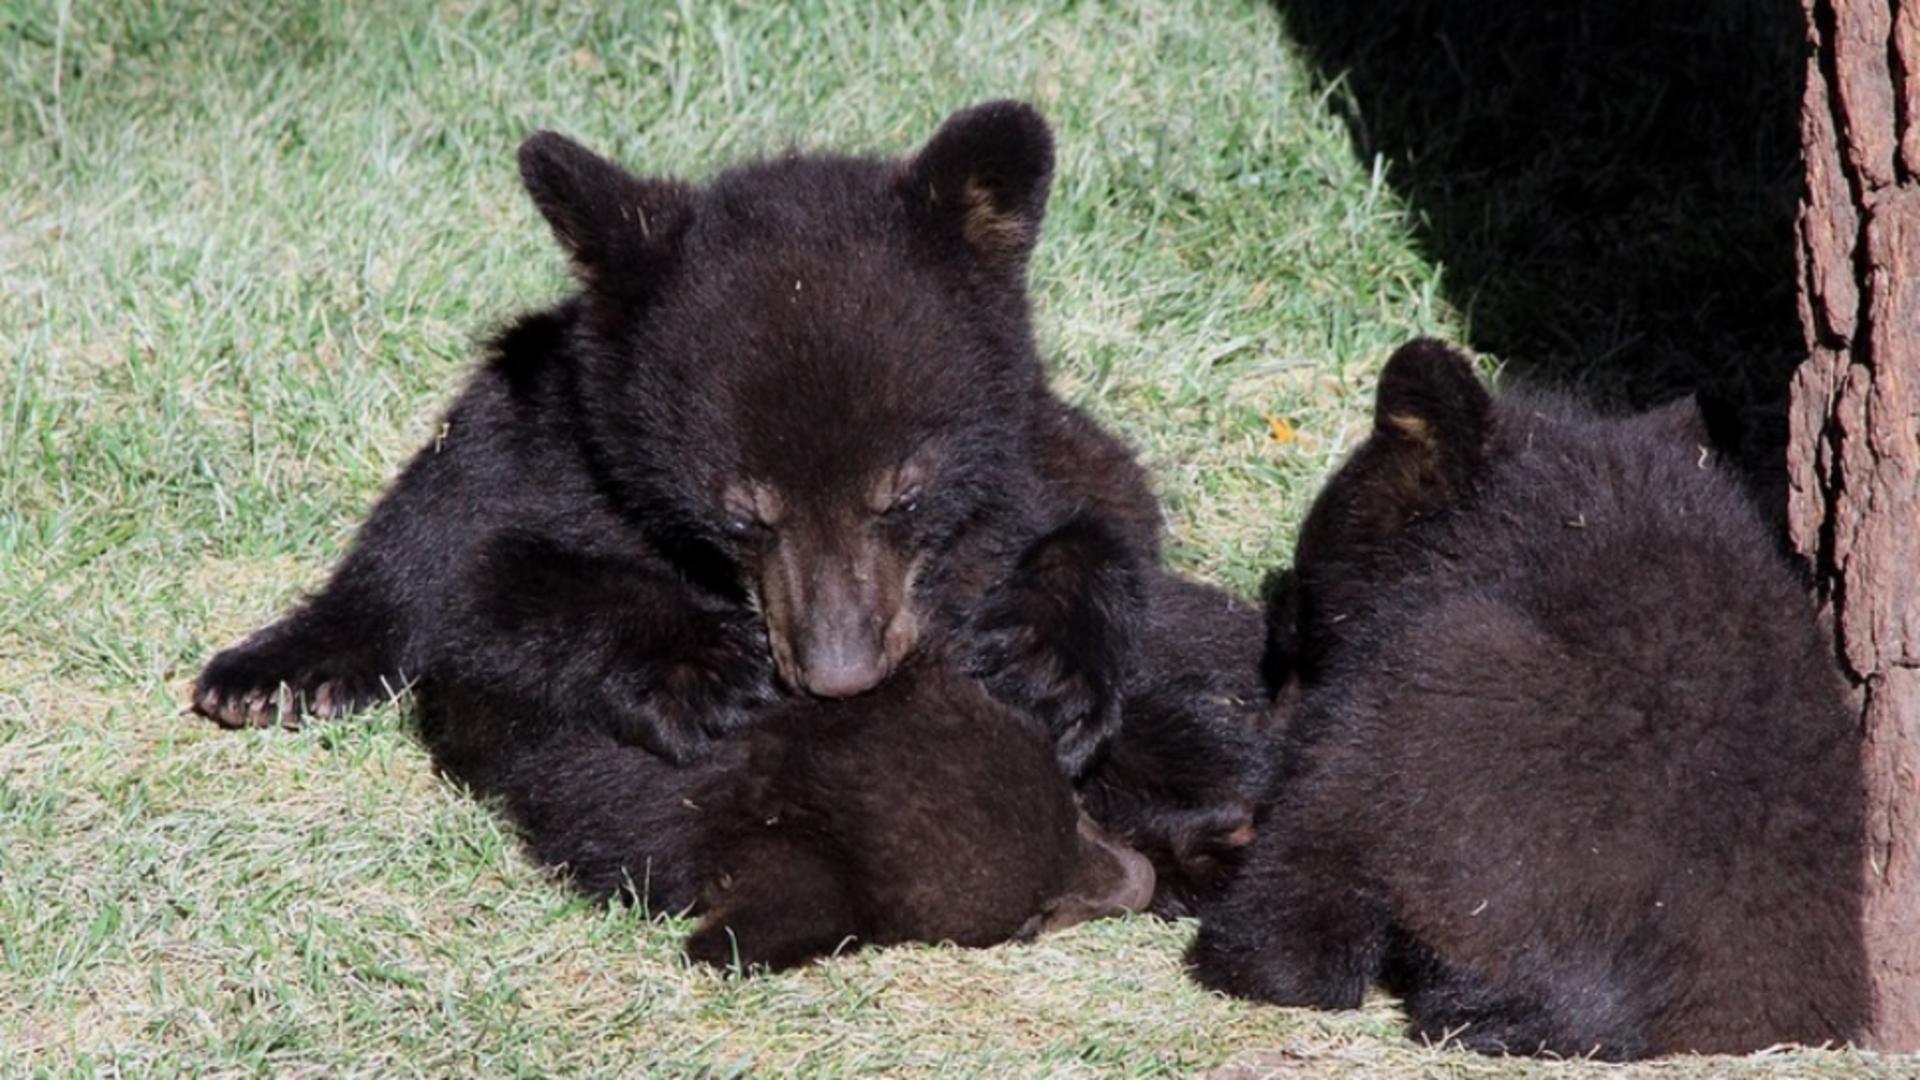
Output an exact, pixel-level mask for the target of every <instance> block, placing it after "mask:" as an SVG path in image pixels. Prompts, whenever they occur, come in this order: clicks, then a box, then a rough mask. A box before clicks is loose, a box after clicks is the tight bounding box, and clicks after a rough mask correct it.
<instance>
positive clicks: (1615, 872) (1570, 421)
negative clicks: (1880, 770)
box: [1189, 340, 1869, 1059]
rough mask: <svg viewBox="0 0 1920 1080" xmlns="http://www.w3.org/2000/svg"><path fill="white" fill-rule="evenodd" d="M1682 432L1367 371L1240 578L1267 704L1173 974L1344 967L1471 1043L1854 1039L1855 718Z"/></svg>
mask: <svg viewBox="0 0 1920 1080" xmlns="http://www.w3.org/2000/svg"><path fill="white" fill-rule="evenodd" d="M1704 443H1705V437H1704V433H1703V431H1702V426H1701V424H1700V422H1699V418H1698V415H1697V412H1696V410H1695V409H1694V408H1693V406H1692V405H1691V403H1681V404H1678V405H1673V406H1668V407H1666V408H1663V409H1657V410H1654V411H1653V412H1650V413H1646V414H1643V415H1639V416H1633V417H1628V418H1625V419H1605V418H1601V417H1597V416H1595V415H1592V414H1591V413H1589V412H1586V411H1584V410H1582V409H1580V408H1579V407H1577V406H1575V405H1572V404H1570V403H1568V402H1566V401H1564V400H1560V399H1558V398H1552V397H1544V396H1541V397H1535V396H1528V395H1520V394H1508V395H1505V396H1503V397H1501V398H1499V399H1494V398H1491V397H1490V396H1489V395H1488V393H1487V392H1486V390H1484V389H1483V388H1482V387H1481V385H1480V383H1479V382H1478V380H1477V379H1476V378H1475V376H1474V374H1473V371H1472V369H1471V368H1470V366H1469V365H1468V364H1467V362H1466V361H1465V360H1464V359H1462V358H1461V357H1460V356H1459V355H1458V354H1456V353H1454V352H1452V351H1451V350H1449V349H1447V348H1446V347H1445V346H1443V345H1441V344H1439V343H1437V342H1433V341H1426V340H1422V341H1415V342H1413V343H1411V344H1409V345H1406V346H1404V347H1403V348H1402V349H1400V350H1399V352H1397V353H1396V354H1395V355H1394V356H1393V358H1392V359H1391V360H1390V361H1389V363H1388V364H1387V367H1386V370H1385V372H1384V373H1383V375H1382V376H1381V379H1380V385H1379V391H1378V399H1377V404H1376V411H1375V415H1374V427H1373V432H1372V434H1371V436H1370V437H1369V438H1368V439H1367V441H1366V442H1365V443H1364V444H1363V445H1362V446H1361V447H1360V448H1359V449H1358V450H1357V451H1356V452H1355V454H1354V455H1353V457H1352V458H1351V459H1350V460H1349V461H1348V463H1347V464H1346V465H1345V466H1344V467H1342V469H1341V470H1340V471H1339V472H1338V473H1337V474H1336V475H1335V476H1334V478H1333V479H1332V481H1331V482H1330V483H1329V484H1328V485H1327V487H1326V489H1325V491H1324V492H1322V493H1321V495H1320V496H1319V498H1318V499H1317V500H1316V502H1315V504H1314V507H1313V510H1312V512H1311V514H1310V515H1309V518H1308V521H1307V523H1306V524H1305V526H1304V527H1303V529H1302V533H1301V537H1300V541H1299V545H1298V550H1297V553H1296V565H1295V566H1294V568H1293V575H1292V577H1291V579H1290V580H1288V581H1286V582H1285V583H1284V584H1283V587H1282V588H1281V589H1279V590H1278V591H1277V594H1276V595H1275V596H1273V597H1272V603H1273V608H1272V618H1273V619H1274V620H1275V625H1274V626H1273V627H1272V628H1271V630H1272V640H1273V641H1274V642H1275V643H1276V645H1277V646H1278V648H1279V649H1280V651H1282V652H1283V653H1285V654H1286V657H1285V659H1286V660H1287V662H1288V664H1289V666H1290V667H1291V670H1292V673H1293V675H1294V677H1295V678H1297V679H1298V686H1297V692H1298V693H1299V695H1300V696H1299V698H1298V705H1297V709H1296V711H1295V714H1294V719H1293V722H1292V725H1291V726H1290V727H1289V729H1288V731H1287V733H1286V736H1285V739H1284V742H1283V745H1282V746H1281V748H1280V751H1279V753H1280V761H1279V766H1278V769H1277V773H1276V778H1275V781H1274V783H1275V787H1274V789H1273V791H1272V794H1271V796H1270V803H1269V805H1267V806H1265V807H1264V808H1263V817H1262V825H1261V830H1260V833H1259V836H1258V838H1257V839H1256V840H1255V842H1254V846H1253V849H1252V852H1251V854H1250V855H1249V861H1248V865H1247V868H1246V870H1245V872H1244V873H1243V874H1242V876H1241V877H1240V878H1239V879H1238V880H1237V881H1236V883H1235V884H1234V886H1233V887H1232V889H1231V891H1230V894H1229V896H1228V897H1227V899H1226V900H1225V901H1224V902H1223V903H1222V904H1221V905H1220V906H1219V907H1218V908H1217V909H1216V910H1214V911H1212V912H1211V913H1209V914H1208V915H1207V916H1206V917H1205V918H1204V920H1203V923H1202V928H1201V932H1200V935H1199V937H1198V939H1197V940H1196V941H1195V943H1194V946H1193V949H1192V951H1191V953H1190V956H1189V962H1190V964H1191V967H1192V970H1193V972H1194V974H1195V976H1196V977H1197V978H1198V979H1199V980H1200V981H1201V982H1203V983H1205V984H1206V985H1208V986H1211V987H1215V988H1217V989H1220V990H1224V991H1227V992H1229V993H1233V994H1237V995H1240V996H1243V997H1250V998H1256V999H1259V1000H1262V1001H1269V1002H1274V1003H1279V1004H1289V1005H1311V1006H1317V1007H1321V1008H1352V1007H1355V1006H1357V1005H1359V1004H1360V1002H1361V999H1362V996H1363V995H1364V994H1365V992H1366V990H1367V988H1368V986H1369V984H1371V983H1374V982H1376V981H1378V982H1380V983H1382V984H1384V985H1385V986H1386V987H1387V988H1388V989H1390V990H1393V991H1395V992H1397V993H1399V994H1400V995H1401V996H1402V997H1403V998H1404V1002H1405V1006H1406V1010H1407V1013H1408V1015H1409V1017H1410V1019H1411V1021H1412V1028H1413V1031H1414V1032H1415V1033H1416V1034H1417V1035H1418V1036H1420V1037H1422V1038H1427V1039H1432V1040H1434V1041H1440V1040H1443V1039H1452V1040H1456V1041H1458V1042H1459V1043H1460V1044H1462V1045H1464V1046H1467V1047H1471V1048H1473V1049H1476V1050H1480V1051H1483V1052H1489V1053H1501V1052H1505V1053H1523V1054H1532V1053H1551V1054H1560V1055H1587V1054H1591V1055H1594V1056H1597V1057H1601V1058H1608V1059H1625V1058H1637V1057H1643V1056H1650V1055H1657V1054H1668V1053H1678V1052H1685V1051H1698V1052H1732V1053H1738V1052H1743V1051H1751V1050H1757V1049H1760V1048H1763V1047H1766V1046H1769V1045H1772V1044H1774V1043H1779V1042H1799V1043H1808V1044H1820V1043H1827V1042H1840V1041H1847V1040H1851V1039H1855V1038H1856V1037H1858V1036H1860V1035H1861V1034H1862V1032H1863V1028H1864V1026H1865V1025H1866V1023H1867V1021H1868V1019H1869V991H1868V987H1867V980H1866V975H1865V967H1864V959H1863V951H1862V945H1861V941H1860V928H1859V921H1860V911H1861V903H1862V888H1863V884H1862V876H1861V874H1862V871H1861V858H1862V852H1863V840H1862V812H1863V811H1862V780H1861V776H1860V735H1859V732H1858V729H1857V726H1856V724H1855V722H1854V720H1853V718H1852V717H1851V716H1850V713H1849V710H1848V709H1847V708H1845V704H1844V700H1843V697H1842V690H1841V686H1840V682H1839V678H1838V674H1837V672H1836V670H1835V668H1834V660H1833V653H1832V648H1831V645H1830V643H1829V642H1828V641H1827V640H1826V639H1825V638H1824V636H1823V635H1822V633H1821V632H1820V631H1819V630H1818V628H1817V626H1816V623H1815V620H1814V615H1813V610H1812V606H1811V604H1810V602H1809V601H1808V599H1807V598H1806V597H1805V596H1804V595H1803V593H1802V591H1801V589H1800V588H1799V586H1798V585H1797V584H1796V582H1795V579H1794V576H1793V575H1792V573H1790V572H1789V570H1788V568H1787V567H1786V566H1785V565H1783V564H1782V561H1781V559H1780V558H1779V557H1778V555H1777V554H1776V553H1775V550H1774V548H1773V547H1772V545H1771V543H1770V541H1769V537H1768V535H1767V533H1766V530H1765V529H1764V527H1763V526H1762V524H1761V523H1760V521H1759V519H1758V517H1757V516H1756V514H1755V513H1754V512H1752V510H1751V509H1750V508H1749V507H1748V506H1747V504H1746V503H1745V501H1744V499H1743V496H1742V493H1741V492H1740V490H1739V489H1738V487H1737V485H1736V483H1735V481H1733V480H1732V479H1731V478H1729V477H1728V476H1727V475H1726V474H1724V473H1723V472H1722V471H1721V470H1720V469H1719V468H1717V467H1716V466H1715V465H1714V464H1713V463H1712V462H1711V461H1710V459H1709V456H1708V453H1707V451H1706V449H1705V448H1704Z"/></svg>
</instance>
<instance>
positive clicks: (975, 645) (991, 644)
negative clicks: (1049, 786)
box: [966, 607, 1120, 778]
mask: <svg viewBox="0 0 1920 1080" xmlns="http://www.w3.org/2000/svg"><path fill="white" fill-rule="evenodd" d="M1022 615H1023V613H1022V612H1021V611H1020V610H1018V608H1017V607H1014V608H1012V609H1010V610H1002V611H999V612H992V613H989V614H988V615H987V616H986V617H984V618H982V619H981V620H980V621H979V622H978V623H976V625H975V628H974V632H973V635H972V637H973V641H972V648H971V649H970V650H969V655H968V657H967V661H966V667H967V670H968V672H969V673H970V674H972V675H973V676H974V677H976V678H978V679H979V680H980V681H981V683H982V684H983V685H984V686H985V687H986V688H987V691H988V692H989V693H991V694H992V695H993V696H994V697H996V698H998V699H999V700H1000V701H1002V702H1004V703H1006V704H1007V705H1010V706H1012V707H1013V708H1014V709H1015V710H1017V711H1019V712H1022V713H1024V714H1025V715H1027V716H1030V717H1032V718H1034V719H1035V720H1037V721H1039V722H1040V723H1041V724H1043V725H1044V726H1045V728H1046V731H1047V733H1048V734H1049V735H1050V736H1051V737H1052V738H1053V740H1054V755H1055V758H1056V759H1057V760H1058V761H1059V763H1060V766H1061V768H1062V769H1063V770H1064V771H1065V772H1066V774H1067V775H1068V776H1069V777H1070V778H1078V777H1079V776H1081V775H1082V774H1084V773H1085V772H1086V770H1087V769H1088V768H1089V767H1091V765H1092V764H1093V761H1094V759H1095V758H1096V757H1097V756H1098V754H1099V752H1100V750H1101V749H1102V748H1103V747H1104V746H1105V744H1106V742H1107V740H1108V739H1109V738H1111V737H1112V735H1113V733H1114V732H1115V731H1117V730H1118V729H1119V726H1120V696H1119V694H1118V693H1117V692H1116V689H1117V679H1116V675H1115V673H1114V672H1113V671H1112V667H1113V663H1112V660H1111V659H1110V656H1109V655H1108V654H1109V653H1110V651H1111V650H1109V649H1108V648H1105V647H1103V644H1104V643H1100V642H1097V641H1088V640H1086V639H1081V640H1079V641H1075V640H1072V639H1069V638H1062V637H1060V636H1058V635H1054V634H1049V633H1047V632H1046V630H1045V629H1044V628H1043V626H1039V625H1034V624H1033V623H1031V622H1029V621H1026V620H1025V619H1023V618H1022Z"/></svg>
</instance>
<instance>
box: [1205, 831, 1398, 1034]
mask: <svg viewBox="0 0 1920 1080" xmlns="http://www.w3.org/2000/svg"><path fill="white" fill-rule="evenodd" d="M1276 828H1278V829H1280V831H1279V832H1278V833H1276V832H1271V831H1263V832H1262V834H1261V836H1262V839H1263V840H1264V839H1265V838H1266V837H1269V836H1284V835H1285V833H1286V830H1284V828H1283V827H1277V826H1276ZM1256 843H1258V841H1257V842H1256ZM1289 854H1291V855H1292V856H1293V857H1291V858H1282V859H1278V860H1275V859H1273V858H1271V856H1270V853H1267V852H1259V851H1256V854H1255V862H1254V864H1253V865H1251V866H1249V867H1248V869H1247V877H1246V879H1245V880H1244V882H1243V885H1244V886H1248V887H1243V888H1241V889H1239V890H1237V891H1236V893H1235V894H1234V896H1233V897H1232V898H1231V899H1230V900H1229V901H1228V903H1227V906H1226V907H1225V908H1223V909H1222V910H1221V912H1220V914H1219V917H1217V918H1213V919H1209V920H1207V921H1205V922H1203V923H1202V924H1201V926H1200V933H1199V936H1198V937H1196V938H1195V939H1194V942H1193V947H1192V948H1191V949H1190V950H1189V951H1188V953H1187V967H1188V969H1189V970H1190V971H1191V973H1192V974H1193V977H1194V978H1195V979H1196V980H1197V981H1198V982H1200V983H1201V984H1202V985H1203V986H1207V987H1209V988H1211V989H1214V990H1220V991H1223V992H1225V993H1229V994H1232V995H1234V996H1236V997H1245V998H1252V999H1255V1000H1259V1001H1265V1002H1269V1003H1271V1004H1274V1005H1304V1006H1311V1007H1314V1008H1320V1009H1354V1008H1359V1006H1360V1003H1361V1002H1362V1001H1363V1000H1364V999H1365V997H1366V993H1367V987H1368V986H1370V985H1372V983H1373V980H1374V977H1375V976H1376V975H1377V974H1379V971H1380V967H1381V962H1382V960H1383V959H1384V957H1385V955H1386V946H1387V938H1388V929H1389V927H1388V921H1387V918H1386V915H1385V912H1384V910H1383V909H1382V908H1381V906H1380V905H1379V903H1378V902H1377V901H1375V900H1374V899H1373V898H1372V897H1371V896H1370V895H1369V891H1368V890H1367V889H1365V888H1364V887H1362V886H1361V884H1360V882H1359V880H1358V879H1357V878H1356V877H1354V876H1352V875H1351V874H1350V873H1343V872H1341V867H1340V865H1339V864H1340V862H1343V861H1344V858H1343V857H1342V856H1340V855H1338V854H1334V853H1329V852H1325V851H1318V852H1311V853H1308V852H1292V853H1289ZM1262 856H1267V857H1265V858H1262Z"/></svg>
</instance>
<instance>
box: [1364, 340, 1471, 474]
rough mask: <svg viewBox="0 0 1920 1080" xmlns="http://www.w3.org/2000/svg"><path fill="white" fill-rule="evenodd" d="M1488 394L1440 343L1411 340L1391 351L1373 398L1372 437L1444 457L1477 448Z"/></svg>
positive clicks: (1461, 360)
mask: <svg viewBox="0 0 1920 1080" xmlns="http://www.w3.org/2000/svg"><path fill="white" fill-rule="evenodd" d="M1492 410H1493V396H1492V395H1491V394H1489V393H1487V388H1486V387H1484V386H1482V385H1480V377H1479V376H1478V375H1475V374H1474V371H1473V365H1472V364H1471V363H1469V362H1468V361H1467V358H1466V357H1464V356H1462V355H1460V354H1459V353H1458V352H1456V351H1455V350H1454V349H1453V348H1452V347H1450V346H1448V345H1447V344H1446V343H1445V342H1442V341H1437V340H1435V339H1433V338H1415V339H1413V340H1412V341H1409V342H1407V343H1406V344H1405V345H1402V346H1400V347H1399V348H1398V349H1395V350H1394V353H1393V355H1392V356H1391V357H1389V358H1388V359H1387V366H1386V368H1385V370H1383V371H1381V373H1380V388H1379V390H1378V392H1377V393H1376V395H1375V397H1374V405H1373V430H1374V433H1375V434H1377V435H1379V436H1381V437H1383V438H1386V439H1390V440H1393V441H1395V442H1401V443H1407V444H1411V445H1414V446H1418V447H1420V448H1423V449H1424V450H1426V451H1427V452H1429V453H1434V454H1439V455H1443V456H1444V455H1448V454H1450V453H1454V452H1461V451H1467V450H1469V449H1471V448H1477V447H1478V446H1479V444H1480V442H1481V440H1482V438H1483V437H1484V436H1485V434H1486V427H1487V418H1488V415H1489V414H1490V413H1491V412H1492Z"/></svg>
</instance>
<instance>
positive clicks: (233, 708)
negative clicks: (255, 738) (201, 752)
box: [192, 642, 400, 728]
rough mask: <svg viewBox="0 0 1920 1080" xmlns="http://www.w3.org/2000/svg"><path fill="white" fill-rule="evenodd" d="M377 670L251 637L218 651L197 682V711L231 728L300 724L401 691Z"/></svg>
mask: <svg viewBox="0 0 1920 1080" xmlns="http://www.w3.org/2000/svg"><path fill="white" fill-rule="evenodd" d="M399 690H400V687H398V686H389V685H387V684H386V681H385V680H384V679H382V678H381V677H380V675H379V674H378V672H377V671H372V670H366V669H365V668H363V667H362V666H360V665H355V664H352V663H343V662H340V658H338V657H323V656H312V655H303V654H302V653H301V651H300V650H299V649H298V648H297V647H294V648H290V647H288V646H287V645H285V644H274V643H254V642H246V643H242V644H240V645H236V646H234V647H233V648H231V649H227V650H225V651H223V652H221V653H219V654H218V655H216V656H215V657H214V658H213V660H212V661H211V662H209V663H208V664H207V666H206V669H205V670H203V671H202V672H201V673H200V677H199V679H197V680H195V682H194V686H193V698H192V707H193V711H194V712H196V713H199V714H200V715H201V716H204V717H206V718H208V719H209V720H212V721H213V722H215V723H217V724H219V725H220V726H221V727H225V728H248V727H255V728H263V727H276V726H277V727H288V728H293V727H299V726H300V722H301V720H302V719H303V718H305V717H309V716H311V717H318V718H322V719H330V718H333V717H336V716H344V715H346V714H347V713H350V712H353V711H355V710H357V709H361V708H365V707H366V706H368V705H371V704H373V703H375V702H378V701H383V700H386V699H387V698H389V697H391V696H392V695H394V694H396V693H398V692H399Z"/></svg>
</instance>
